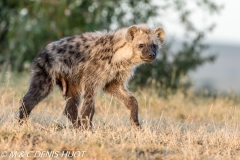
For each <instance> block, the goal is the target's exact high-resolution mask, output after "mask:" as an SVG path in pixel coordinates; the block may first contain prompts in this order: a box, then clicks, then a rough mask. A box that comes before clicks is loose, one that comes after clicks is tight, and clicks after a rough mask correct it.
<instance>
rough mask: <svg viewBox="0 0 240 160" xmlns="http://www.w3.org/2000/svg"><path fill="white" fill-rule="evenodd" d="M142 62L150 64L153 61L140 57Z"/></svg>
mask: <svg viewBox="0 0 240 160" xmlns="http://www.w3.org/2000/svg"><path fill="white" fill-rule="evenodd" d="M141 59H142V61H144V62H152V61H153V60H154V59H147V58H143V57H141Z"/></svg>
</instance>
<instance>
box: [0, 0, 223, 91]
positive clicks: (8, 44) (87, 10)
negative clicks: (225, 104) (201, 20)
mask: <svg viewBox="0 0 240 160" xmlns="http://www.w3.org/2000/svg"><path fill="white" fill-rule="evenodd" d="M187 3H189V2H188V1H187V0H168V1H164V2H160V1H159V3H158V1H157V0H155V1H154V2H153V0H138V1H137V0H116V1H111V0H101V1H98V0H21V1H20V0H1V1H0V48H1V51H0V66H1V69H0V70H1V71H4V70H7V68H9V67H10V68H11V69H12V70H14V71H23V69H24V66H26V64H29V63H30V62H31V61H32V59H33V58H34V57H35V56H36V55H37V53H38V52H39V51H40V50H42V49H43V48H44V47H45V46H46V45H47V44H48V43H50V42H52V41H55V40H57V39H59V38H62V37H65V36H69V35H74V34H79V33H82V32H85V31H94V30H102V29H108V30H110V29H116V28H118V27H123V26H129V25H132V24H137V23H143V22H144V23H150V24H152V25H153V26H155V27H157V26H159V25H161V26H163V28H165V27H166V28H167V26H164V22H162V21H161V17H163V16H165V17H166V16H167V15H164V13H165V12H174V13H177V15H178V16H179V21H178V22H176V23H179V24H181V25H182V26H183V28H184V30H185V32H186V34H185V38H184V39H187V41H183V43H182V44H181V47H180V48H179V49H178V50H177V51H172V46H173V44H172V43H171V42H172V41H170V40H169V41H167V43H166V44H164V45H163V48H162V51H161V53H160V57H159V58H158V59H157V60H156V61H155V62H154V63H152V66H153V67H152V66H150V65H144V66H141V67H140V68H138V70H137V73H136V78H135V79H134V81H133V84H141V85H149V84H151V85H154V86H160V87H161V88H163V89H164V90H168V89H178V88H181V87H182V86H188V84H189V83H188V82H187V83H186V82H182V78H183V77H185V76H186V75H187V73H188V72H189V71H191V70H194V69H196V68H197V67H199V66H201V65H202V64H204V63H205V62H212V61H213V60H214V59H215V57H214V56H208V57H203V56H202V53H203V52H204V51H205V50H206V49H207V45H205V44H203V43H202V40H203V38H204V36H205V35H206V34H207V33H208V32H210V31H211V30H212V29H213V28H214V25H210V26H209V27H208V28H204V29H197V27H196V26H195V24H193V23H192V22H191V20H190V16H191V13H192V11H191V10H189V9H188V8H187V7H186V6H187ZM192 3H194V4H195V5H197V6H198V7H199V8H200V9H201V10H202V11H204V12H208V13H209V14H215V13H218V12H219V11H220V9H221V7H220V6H218V5H216V4H215V3H213V2H212V0H196V1H194V2H192ZM167 37H168V38H169V37H170V36H169V35H167ZM185 88H186V87H185Z"/></svg>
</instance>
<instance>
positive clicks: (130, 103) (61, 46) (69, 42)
mask: <svg viewBox="0 0 240 160" xmlns="http://www.w3.org/2000/svg"><path fill="white" fill-rule="evenodd" d="M164 40H165V33H164V31H163V29H162V28H157V29H155V30H151V29H150V28H149V27H148V26H146V25H133V26H130V27H129V28H121V29H119V30H117V31H115V32H104V31H103V32H87V33H83V34H79V35H75V36H72V37H66V38H63V39H60V40H59V41H55V42H52V43H50V44H48V45H47V46H46V47H45V48H44V50H43V51H41V52H40V53H39V54H38V55H37V57H36V58H35V59H34V60H33V62H32V66H31V81H30V87H29V90H28V92H27V94H26V95H25V96H24V97H23V99H22V100H21V106H20V110H19V112H20V114H19V118H20V120H19V121H20V122H21V123H22V122H24V121H25V120H26V119H27V118H28V116H29V114H30V113H31V111H32V109H33V108H34V107H35V106H36V105H37V104H38V103H39V102H40V101H41V100H43V99H44V98H45V97H47V96H48V94H49V93H50V92H51V91H52V89H53V86H54V85H55V84H57V85H58V86H59V87H60V89H61V90H62V93H63V96H64V97H65V98H66V100H67V103H66V107H65V110H64V114H65V115H66V116H67V118H68V119H69V120H70V121H71V122H72V124H73V126H74V127H75V128H79V127H82V128H89V127H91V125H92V123H91V122H92V119H93V115H94V112H95V95H96V91H97V89H98V88H102V89H103V90H104V92H106V93H109V94H111V95H112V96H114V97H116V98H117V99H118V100H120V101H122V102H123V104H124V105H125V106H126V107H127V108H128V109H129V110H130V121H131V124H132V125H133V126H135V127H140V124H139V120H138V103H137V100H136V98H135V97H134V96H133V95H132V94H131V92H129V91H128V89H127V83H128V80H129V79H130V78H131V77H132V76H133V73H134V70H135V68H136V67H137V66H139V65H140V64H142V63H145V62H152V61H153V60H154V59H155V58H156V55H157V53H158V51H159V48H160V47H161V45H162V44H163V42H164ZM80 103H81V104H80ZM79 105H80V106H81V107H80V116H79V115H78V106H79Z"/></svg>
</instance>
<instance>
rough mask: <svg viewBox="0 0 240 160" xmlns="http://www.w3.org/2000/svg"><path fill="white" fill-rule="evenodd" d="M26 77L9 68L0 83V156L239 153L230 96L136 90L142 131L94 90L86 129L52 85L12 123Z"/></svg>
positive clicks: (225, 156) (187, 156)
mask: <svg viewBox="0 0 240 160" xmlns="http://www.w3.org/2000/svg"><path fill="white" fill-rule="evenodd" d="M28 83H29V77H28V75H27V74H26V75H16V74H11V73H7V74H6V76H5V79H4V80H2V81H1V83H0V107H1V112H0V159H20V158H21V159H34V158H35V159H43V158H45V159H63V158H65V159H68V158H67V157H73V159H240V136H239V131H240V128H239V115H240V109H239V107H240V103H239V102H240V97H238V96H237V95H233V94H231V96H230V95H229V96H217V97H214V98H213V97H212V98H211V97H210V98H209V97H208V98H204V97H201V98H200V97H197V96H196V95H194V94H191V92H189V94H188V96H184V95H183V94H181V93H180V92H179V93H177V94H175V95H173V96H169V98H168V99H164V98H162V97H158V96H157V94H156V91H153V90H151V89H148V90H141V91H140V90H138V91H136V92H135V93H134V95H135V96H136V98H137V99H138V102H139V106H140V107H139V108H140V111H139V118H140V122H141V124H142V130H141V131H136V130H134V129H131V127H130V124H129V111H128V110H127V108H125V107H124V106H123V105H122V104H121V103H119V102H118V101H117V100H115V99H114V98H112V97H111V96H109V95H104V94H102V92H101V91H100V92H99V94H98V96H97V101H96V114H95V116H94V122H93V123H94V127H93V130H92V131H79V130H74V129H72V126H71V124H70V123H69V122H68V121H67V119H66V118H65V117H64V116H63V114H62V113H63V109H64V105H65V103H66V101H65V100H64V99H63V97H62V96H61V93H60V92H59V89H58V88H57V87H56V89H54V91H53V93H52V94H51V95H50V96H49V97H48V98H46V99H45V100H44V101H42V102H41V103H40V104H39V105H38V106H37V107H36V108H35V109H34V110H33V112H32V114H31V116H30V119H29V122H28V124H26V125H23V126H19V125H18V123H17V119H16V117H17V115H18V107H19V100H20V99H21V97H22V96H23V95H24V94H25V93H26V91H27V89H28ZM12 157H14V158H12Z"/></svg>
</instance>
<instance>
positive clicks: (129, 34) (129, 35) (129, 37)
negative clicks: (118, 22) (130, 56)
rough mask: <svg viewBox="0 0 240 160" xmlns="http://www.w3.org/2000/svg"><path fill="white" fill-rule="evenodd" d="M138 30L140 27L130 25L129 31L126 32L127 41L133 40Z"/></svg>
mask: <svg viewBox="0 0 240 160" xmlns="http://www.w3.org/2000/svg"><path fill="white" fill-rule="evenodd" d="M137 31H138V27H137V26H130V27H129V28H128V29H127V31H126V34H125V39H126V41H127V42H132V40H133V38H134V36H135V34H136V33H137Z"/></svg>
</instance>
